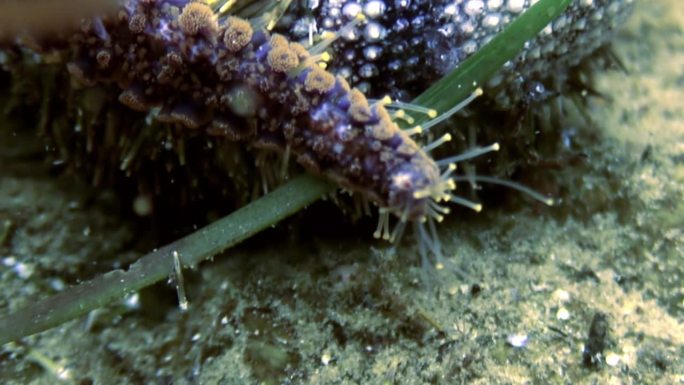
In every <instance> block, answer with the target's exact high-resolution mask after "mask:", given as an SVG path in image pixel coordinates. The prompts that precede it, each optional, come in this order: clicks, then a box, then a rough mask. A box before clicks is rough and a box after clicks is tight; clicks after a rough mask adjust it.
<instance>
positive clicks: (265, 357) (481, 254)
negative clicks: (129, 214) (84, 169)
mask: <svg viewBox="0 0 684 385" xmlns="http://www.w3.org/2000/svg"><path fill="white" fill-rule="evenodd" d="M615 50H616V53H617V55H618V56H619V57H620V58H621V59H622V61H623V63H624V65H625V67H626V72H622V71H607V72H605V73H601V74H597V79H596V82H597V83H596V87H597V89H598V90H599V91H600V92H601V93H603V94H604V97H603V98H593V99H592V100H591V102H590V106H591V107H590V113H591V119H592V122H591V124H586V123H585V124H579V123H577V122H575V121H574V120H573V119H570V118H569V119H568V121H567V123H566V124H568V128H569V129H570V128H572V127H573V126H574V124H575V123H577V129H576V131H575V132H576V134H574V135H573V136H569V137H568V139H569V140H570V141H571V142H570V145H571V148H572V149H573V150H575V151H581V152H582V154H583V156H582V157H583V159H584V161H583V162H579V164H578V163H577V162H571V163H570V162H569V163H568V164H566V165H565V167H563V169H562V171H559V172H558V174H557V178H556V179H555V180H553V181H550V182H549V183H553V184H554V186H555V187H557V188H558V190H559V191H567V192H568V193H567V194H566V197H565V199H564V201H563V202H561V204H560V205H558V206H557V207H554V208H544V207H539V206H535V205H533V204H532V203H529V202H528V203H527V204H524V205H520V204H514V205H509V206H505V207H497V208H490V209H489V210H488V209H485V211H484V212H483V213H481V214H479V215H468V216H467V217H464V218H456V217H452V218H449V220H448V221H446V223H444V224H443V226H441V227H440V234H441V237H442V239H443V241H444V243H445V249H446V250H448V251H449V257H450V260H451V262H452V263H453V266H452V269H451V270H449V271H448V272H439V273H438V275H436V276H435V277H434V279H435V285H434V287H432V288H429V289H426V288H425V287H424V285H423V283H421V280H420V277H421V271H420V268H419V266H418V258H417V256H416V251H415V249H414V248H413V247H412V245H411V243H410V242H405V243H404V244H402V246H401V247H400V248H399V249H398V250H397V251H396V252H394V251H391V250H389V249H388V248H387V246H386V245H385V244H383V243H381V242H372V241H371V240H370V235H369V236H368V237H367V238H364V239H362V240H357V239H354V237H351V236H348V235H345V236H342V237H340V236H339V235H335V234H321V233H314V234H317V235H315V236H309V235H308V234H307V233H306V227H303V228H300V229H299V230H298V231H299V233H298V234H295V235H292V237H291V238H288V237H285V236H282V235H278V234H281V233H278V232H272V233H268V234H265V235H262V236H261V237H262V238H260V239H259V240H260V242H252V243H249V244H247V245H245V246H243V247H241V248H238V249H236V250H232V251H230V252H228V253H226V254H225V255H222V256H220V257H217V258H215V260H214V261H213V262H210V263H205V264H204V265H202V266H200V268H199V269H198V270H197V271H194V272H187V274H186V281H187V282H186V288H187V290H188V297H189V300H190V306H189V309H188V311H186V312H181V311H179V310H178V308H177V307H176V305H175V304H176V301H177V299H176V293H175V290H173V288H172V287H170V286H167V285H165V284H161V285H157V286H155V287H152V288H149V289H146V290H144V291H142V292H141V293H140V294H139V295H138V296H137V297H136V299H137V302H135V301H132V300H131V301H129V302H127V303H120V304H117V305H115V306H110V307H107V308H105V309H100V310H98V311H95V312H93V313H91V314H90V315H89V316H87V317H84V318H83V319H79V320H75V321H72V322H69V323H67V324H65V325H64V326H62V327H59V328H56V329H53V330H50V331H47V332H45V333H41V334H39V335H36V336H33V337H30V338H26V339H24V340H23V341H22V342H21V343H14V344H9V345H5V346H2V347H0V378H1V379H2V380H3V381H2V382H3V383H7V384H54V383H59V382H60V381H61V382H62V383H65V384H68V383H75V384H111V383H126V384H137V383H140V384H143V383H144V384H147V383H164V384H166V383H174V384H195V383H200V384H233V383H312V384H334V383H363V384H379V383H397V384H399V383H402V384H403V383H435V384H439V383H474V384H524V383H545V384H555V383H558V384H561V383H575V384H591V383H602V384H629V383H644V384H676V383H682V382H683V381H684V365H682V362H681V357H684V325H683V322H684V302H683V301H684V291H683V290H684V289H683V287H684V278H683V277H684V254H682V250H684V222H683V221H684V219H683V218H684V204H683V203H682V202H684V200H683V199H682V198H683V195H684V157H683V156H682V154H683V153H684V102H682V100H684V8H682V7H681V5H680V4H679V1H678V0H659V1H643V2H640V3H639V4H638V5H637V9H636V12H635V14H634V16H633V17H632V19H631V20H630V22H629V23H628V25H626V26H625V28H624V29H623V30H622V31H621V32H620V33H619V34H618V35H617V37H616V39H615ZM580 126H584V127H580ZM1 132H2V135H3V136H2V138H0V225H2V227H1V228H0V287H2V289H3V290H2V293H0V308H2V309H7V308H10V309H16V308H19V307H21V306H24V305H27V304H29V303H31V301H34V300H36V299H40V298H45V297H47V296H48V295H50V294H52V293H54V292H56V291H58V290H60V288H61V287H63V286H64V285H71V284H75V283H77V282H79V281H81V280H85V279H88V278H90V277H91V276H92V274H96V273H98V272H105V271H108V270H110V269H112V268H115V267H118V266H119V265H122V264H126V263H128V262H130V261H131V260H133V259H134V258H136V256H137V255H139V254H140V251H141V250H145V248H146V246H147V245H145V244H144V243H145V242H144V237H140V236H139V235H140V233H142V230H141V228H144V225H141V224H133V223H131V222H127V221H125V220H123V219H120V218H118V217H117V215H116V213H117V212H118V209H117V207H116V204H117V203H116V198H115V197H112V196H109V195H108V194H106V193H105V194H103V193H101V192H94V191H92V190H90V189H89V188H87V187H85V186H81V185H76V184H75V183H74V182H73V181H72V180H66V179H65V178H63V177H55V176H54V175H51V174H50V172H49V169H48V168H46V167H45V166H44V163H43V159H42V157H41V151H42V149H41V148H39V147H36V144H35V140H33V138H31V137H22V136H15V135H14V132H15V131H14V130H12V129H11V128H10V129H9V130H2V131H1ZM569 132H573V131H572V130H569ZM303 231H304V233H302V232H303ZM356 238H358V237H356ZM141 239H142V240H141ZM264 240H265V242H264ZM594 320H596V322H593V321H594ZM592 323H593V324H594V326H593V327H592ZM589 335H591V338H589V337H588V336H589ZM585 351H586V352H587V354H583V352H585ZM599 352H600V353H601V354H598V353H599ZM589 353H594V354H589ZM58 368H64V369H65V370H66V372H59V371H58V370H57V369H58ZM60 374H61V375H63V376H64V375H65V374H67V375H68V376H69V378H65V379H59V378H58V376H59V375H60Z"/></svg>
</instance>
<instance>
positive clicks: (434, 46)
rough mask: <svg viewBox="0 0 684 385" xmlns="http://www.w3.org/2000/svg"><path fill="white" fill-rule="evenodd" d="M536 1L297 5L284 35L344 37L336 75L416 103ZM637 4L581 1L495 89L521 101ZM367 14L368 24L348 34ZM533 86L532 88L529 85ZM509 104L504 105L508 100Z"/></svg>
mask: <svg viewBox="0 0 684 385" xmlns="http://www.w3.org/2000/svg"><path fill="white" fill-rule="evenodd" d="M534 3H536V1H531V0H488V1H485V0H438V1H428V0H397V1H393V0H392V1H389V0H345V1H338V0H328V1H309V2H308V4H301V3H300V5H298V6H292V7H291V10H290V12H289V13H288V14H287V15H286V16H285V17H284V18H283V20H282V22H281V27H280V28H281V30H284V31H287V32H288V33H289V34H291V36H293V37H294V38H297V39H300V40H302V41H307V40H308V39H309V38H310V34H311V32H312V31H316V32H317V33H318V34H324V33H325V32H334V33H339V34H340V37H339V38H338V39H337V40H336V41H335V42H333V43H332V51H333V55H334V56H335V59H334V60H333V61H332V63H331V66H330V70H331V71H332V72H333V73H338V74H340V75H341V76H343V77H345V78H346V79H347V80H348V81H349V82H350V83H351V84H354V85H358V86H359V87H360V89H361V90H363V91H364V92H367V93H369V94H370V95H371V96H373V97H381V96H383V95H384V94H387V93H389V94H391V95H392V96H393V97H396V98H399V99H402V100H410V99H411V98H412V97H415V96H416V95H417V94H418V93H420V92H421V91H423V90H424V89H425V88H426V87H427V86H428V85H430V84H432V83H434V82H435V81H436V80H437V79H439V78H440V77H441V76H443V75H444V74H445V73H447V72H448V71H450V70H451V69H453V68H456V67H458V65H459V64H460V63H461V62H463V60H465V59H466V58H468V57H469V56H470V55H472V54H473V53H475V52H476V51H477V50H478V49H479V48H481V47H482V46H483V45H484V44H486V43H487V42H488V41H489V40H490V39H492V37H494V36H495V35H496V34H497V33H499V32H501V31H502V30H503V29H504V28H505V27H506V26H507V25H509V24H510V23H511V22H512V21H513V20H515V19H516V17H518V16H519V15H520V14H522V13H523V12H525V11H526V10H527V9H529V8H530V7H531V6H532V5H533V4H534ZM631 3H632V0H575V1H574V2H573V3H572V4H571V5H570V7H569V8H568V9H567V10H566V11H565V13H564V14H563V15H562V16H561V17H559V18H558V19H556V20H555V21H554V22H553V23H551V24H550V25H549V26H548V27H547V28H546V29H545V30H544V31H543V33H542V34H541V35H540V36H538V37H537V38H536V39H535V40H533V41H530V42H528V44H527V45H526V47H525V49H524V50H523V52H521V54H520V55H519V56H518V57H517V58H516V59H515V60H513V61H511V62H509V63H507V64H506V66H505V68H504V69H503V70H502V71H501V73H500V75H499V76H498V77H497V78H496V79H494V80H493V81H492V85H498V84H502V83H503V84H505V85H506V87H507V89H506V91H507V92H508V94H509V95H507V98H509V99H512V100H513V101H515V100H516V99H519V98H520V97H522V96H523V95H524V93H525V92H527V89H526V86H527V87H529V84H530V83H531V81H532V80H534V79H536V78H540V77H546V76H548V74H549V73H558V74H562V73H563V72H564V71H567V69H568V68H569V67H571V66H573V65H576V64H577V63H578V62H579V61H580V60H581V59H582V58H584V57H586V56H587V55H588V54H590V53H592V52H593V51H594V50H596V49H597V48H598V47H600V46H601V45H603V44H605V42H606V41H607V39H608V38H609V37H610V32H611V31H612V30H613V29H615V27H616V26H617V25H619V24H620V23H621V22H622V21H623V20H624V18H625V17H626V15H627V14H628V13H629V10H630V9H631ZM359 15H363V16H364V19H365V20H364V21H362V22H360V23H358V24H357V25H352V26H350V27H348V28H344V27H345V25H348V24H349V23H351V22H352V21H353V20H354V19H355V18H358V16H359ZM525 83H527V84H525ZM503 101H504V100H502V102H503Z"/></svg>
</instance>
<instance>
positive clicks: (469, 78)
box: [0, 0, 573, 345]
mask: <svg viewBox="0 0 684 385" xmlns="http://www.w3.org/2000/svg"><path fill="white" fill-rule="evenodd" d="M572 1H573V0H540V1H539V2H538V3H537V4H536V5H535V6H533V7H532V8H530V9H529V10H527V12H525V13H524V14H522V15H521V16H520V17H518V18H517V19H516V20H515V21H514V22H513V23H511V24H510V25H509V26H508V27H507V28H506V29H505V30H504V31H502V32H501V33H500V34H499V35H497V36H496V37H495V38H494V39H492V41H491V42H489V43H488V44H487V45H485V46H484V47H482V49H480V50H479V51H478V52H477V53H475V54H474V55H473V56H471V57H470V58H468V59H467V60H465V61H464V62H463V63H462V64H461V65H460V66H458V68H456V69H455V70H454V71H452V73H450V74H448V75H446V76H445V77H444V78H442V79H441V80H440V81H439V82H437V83H436V84H435V85H433V86H432V87H430V88H429V89H428V90H427V91H425V92H424V93H423V94H422V95H420V96H419V97H418V98H417V99H416V100H415V101H414V103H416V104H420V105H424V106H429V107H431V108H435V109H436V110H437V111H439V112H444V111H447V110H449V109H450V108H451V107H453V106H454V105H456V104H458V103H459V102H460V101H461V100H463V99H465V98H466V97H467V95H469V94H470V93H471V92H472V91H473V90H474V89H476V88H478V87H480V86H481V85H483V84H484V83H485V82H486V81H487V79H489V78H490V77H491V76H493V75H494V74H495V73H496V72H497V71H498V70H499V68H501V66H502V65H503V64H504V63H505V62H506V61H508V60H512V59H513V58H515V56H516V55H517V53H518V52H519V51H520V50H521V49H522V47H523V45H524V44H525V42H526V41H528V40H530V39H532V38H534V37H535V36H536V35H537V34H538V33H539V32H540V31H541V30H542V29H543V28H544V27H545V26H546V25H547V24H548V23H550V22H551V21H552V20H554V19H555V18H556V17H558V16H559V15H560V14H561V13H562V12H563V11H564V10H565V9H566V8H567V6H568V5H570V3H571V2H572ZM334 189H335V186H334V185H332V184H330V183H327V182H324V181H322V180H320V179H318V178H315V177H313V176H309V175H303V176H299V177H297V178H294V179H292V180H291V181H290V182H288V183H287V184H285V185H283V186H281V187H280V188H278V189H276V190H275V191H273V192H272V193H270V194H268V195H266V196H264V197H262V198H260V199H258V200H256V201H253V202H251V203H250V204H249V205H247V206H245V207H243V208H241V209H239V210H237V211H235V212H234V213H232V214H230V215H228V216H226V217H225V218H223V219H220V220H218V221H216V222H214V223H212V224H210V225H208V226H206V227H204V228H202V229H200V230H197V231H195V232H194V233H192V234H190V235H188V236H186V237H184V238H181V239H179V240H177V241H175V242H173V243H171V244H169V245H166V246H164V247H162V248H160V249H158V250H155V251H153V252H151V253H150V254H148V255H146V256H144V257H143V258H141V259H140V260H139V261H137V262H136V263H134V264H132V265H131V266H130V267H129V269H128V270H127V271H122V270H115V271H112V272H109V273H107V274H105V275H103V276H101V277H98V278H95V279H93V280H91V281H88V282H85V283H82V284H80V285H78V286H75V287H72V288H69V289H67V290H65V291H64V292H62V293H59V294H56V295H54V296H53V297H50V298H47V299H45V300H43V301H40V302H38V303H35V304H33V305H32V306H29V307H26V308H24V309H21V310H18V311H16V312H14V313H10V314H6V315H4V316H0V345H2V344H5V343H7V342H10V341H15V340H18V339H20V338H23V337H26V336H29V335H32V334H35V333H38V332H41V331H44V330H47V329H50V328H52V327H55V326H58V325H60V324H62V323H64V322H67V321H69V320H72V319H74V318H77V317H79V316H81V315H84V314H86V313H88V312H90V311H92V310H94V309H97V308H99V307H102V306H105V305H107V304H109V303H112V302H114V301H116V300H119V299H121V298H124V297H125V296H127V295H129V294H131V293H133V292H135V291H137V290H140V289H142V288H144V287H146V286H149V285H151V284H153V283H155V282H158V281H161V280H163V279H166V278H167V277H168V276H169V275H170V274H171V273H172V270H173V266H174V264H173V254H174V252H176V253H178V254H179V256H180V261H181V264H182V265H183V266H195V265H197V264H198V263H200V262H201V261H202V260H204V259H207V258H209V257H212V256H214V255H216V254H218V253H219V252H221V251H224V250H226V249H228V248H230V247H232V246H234V245H236V244H237V243H239V242H241V241H243V240H245V239H247V238H249V237H250V236H252V235H254V234H256V233H258V232H259V231H261V230H263V229H265V228H266V227H268V226H271V225H273V224H275V223H277V222H279V221H280V220H282V219H284V218H286V217H288V216H289V215H291V214H293V213H295V212H297V211H299V210H301V209H302V208H304V207H305V206H306V205H308V204H310V203H312V202H314V201H316V200H317V199H319V198H320V197H322V196H323V195H325V194H326V193H329V192H331V191H333V190H334Z"/></svg>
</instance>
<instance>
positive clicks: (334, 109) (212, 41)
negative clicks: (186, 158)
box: [38, 0, 449, 221]
mask: <svg viewBox="0 0 684 385" xmlns="http://www.w3.org/2000/svg"><path fill="white" fill-rule="evenodd" d="M38 45H40V43H38ZM63 46H66V48H63ZM51 48H52V46H51V45H49V44H48V45H46V46H44V47H42V49H43V50H44V51H45V52H49V51H50V49H51ZM55 48H57V49H58V50H61V51H62V55H63V56H64V57H65V58H66V69H67V70H68V72H69V73H70V74H71V76H72V78H73V79H74V80H76V81H77V82H78V83H79V84H80V85H81V86H82V87H84V88H85V89H86V90H87V89H89V88H93V87H96V86H99V85H105V86H108V92H110V93H114V92H116V93H118V101H119V102H120V103H121V104H123V105H125V106H127V107H129V108H130V109H131V110H132V111H137V112H141V113H145V119H146V120H149V121H156V122H161V123H165V124H167V125H169V126H171V127H174V128H175V129H178V130H190V131H198V132H199V133H200V135H205V136H206V137H207V138H211V137H212V136H213V137H219V138H227V139H230V140H246V141H248V143H249V144H250V146H251V147H253V148H255V149H258V150H270V151H273V152H279V153H283V154H285V155H284V158H285V161H287V160H288V158H289V157H290V155H291V156H292V157H293V158H294V159H296V160H297V162H298V163H299V164H300V165H301V166H303V167H304V168H305V169H306V170H308V171H309V172H313V173H316V174H320V175H323V176H325V177H327V178H328V179H330V180H332V181H334V182H335V183H337V184H338V185H339V186H340V187H343V188H346V189H348V190H351V191H354V192H357V193H359V194H361V195H362V196H364V197H365V198H367V199H368V200H369V201H372V202H375V203H376V204H377V205H379V206H381V207H383V208H385V209H387V210H388V212H391V213H394V214H395V215H397V216H399V217H401V218H402V219H403V220H404V221H407V220H411V221H414V220H415V221H418V220H422V219H424V218H425V217H426V216H427V215H428V214H429V209H428V203H429V202H430V201H431V200H432V199H435V200H439V199H442V197H443V193H444V190H445V189H447V188H448V186H449V184H445V183H443V182H444V181H443V180H442V179H441V172H440V169H439V167H438V166H437V164H436V163H435V162H434V161H433V160H432V158H431V157H430V156H429V155H428V154H427V153H426V152H425V151H423V149H422V148H421V146H419V145H418V144H417V143H416V142H414V141H413V139H411V138H410V137H409V135H408V134H407V133H405V132H403V131H402V130H400V129H399V127H398V126H397V125H396V123H394V122H393V121H392V119H391V117H390V115H389V114H388V112H387V111H386V110H385V108H384V106H383V105H382V104H373V105H371V104H369V103H368V101H367V100H366V98H365V96H364V95H363V94H362V93H361V92H359V91H358V90H356V89H354V90H352V89H351V88H350V87H349V85H348V83H347V82H346V81H345V80H344V79H343V78H341V77H339V76H338V77H335V76H334V75H332V74H331V73H329V72H328V71H326V70H324V69H322V68H321V67H320V66H319V65H318V64H317V63H316V61H315V59H314V58H313V57H310V55H309V53H308V52H307V51H306V50H305V49H304V48H303V47H302V46H301V45H299V44H297V43H290V42H289V41H288V40H287V39H286V38H284V37H283V36H281V35H277V34H274V35H270V34H268V33H267V32H266V31H262V30H253V29H252V27H251V26H250V25H249V24H248V23H247V22H245V21H244V20H242V19H238V18H236V17H229V18H227V19H225V20H222V21H221V22H220V23H219V21H218V19H217V17H216V16H215V15H214V13H213V11H212V10H211V8H209V7H208V6H207V5H205V4H204V3H199V2H189V1H188V2H184V1H165V0H157V1H135V0H131V1H127V2H125V3H123V5H122V7H121V9H120V10H119V12H118V13H116V14H115V15H111V16H108V17H104V18H101V19H93V20H88V21H85V22H84V23H83V25H82V27H81V29H80V31H75V32H74V33H73V34H72V35H71V37H70V38H69V39H68V40H67V41H66V42H63V43H62V44H60V45H57V46H56V47H55ZM117 89H119V91H115V90H117ZM86 92H87V91H86ZM99 107H101V106H99ZM99 107H96V108H95V111H89V112H95V113H96V114H97V112H98V111H97V110H98V108H99ZM81 111H82V110H81ZM81 114H82V112H81ZM114 124H116V123H114ZM148 124H151V123H148ZM417 192H420V194H417Z"/></svg>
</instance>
